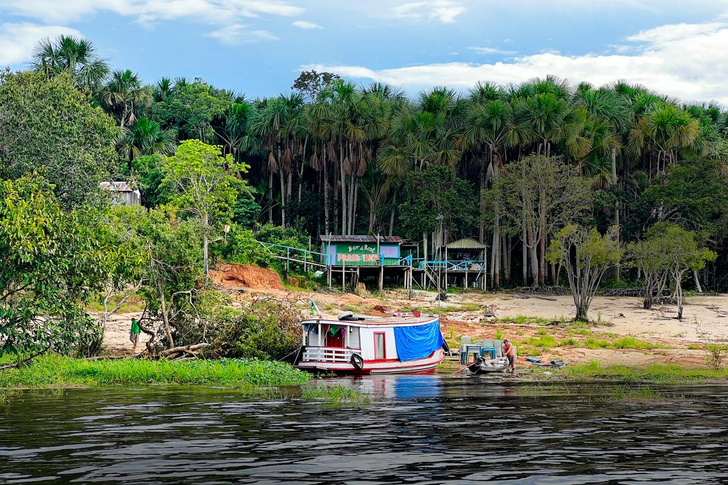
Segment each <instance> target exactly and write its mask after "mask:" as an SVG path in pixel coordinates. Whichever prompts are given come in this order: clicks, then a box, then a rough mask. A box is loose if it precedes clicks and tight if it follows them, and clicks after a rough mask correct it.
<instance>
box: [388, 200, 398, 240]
mask: <svg viewBox="0 0 728 485" xmlns="http://www.w3.org/2000/svg"><path fill="white" fill-rule="evenodd" d="M395 210H397V193H396V192H395V194H394V196H393V198H392V212H391V213H390V214H389V235H390V236H391V235H392V233H393V232H394V211H395Z"/></svg>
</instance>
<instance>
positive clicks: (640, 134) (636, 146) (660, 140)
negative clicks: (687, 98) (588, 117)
mask: <svg viewBox="0 0 728 485" xmlns="http://www.w3.org/2000/svg"><path fill="white" fill-rule="evenodd" d="M699 133H700V123H699V122H698V120H696V119H694V118H692V117H691V116H690V114H689V113H688V112H687V111H684V110H681V109H680V108H678V107H677V106H675V105H673V104H669V103H663V104H662V105H661V106H658V107H656V108H653V109H652V110H650V111H648V112H647V113H645V115H644V116H643V117H642V118H640V119H638V120H637V123H636V124H635V126H634V127H633V128H632V130H631V131H630V133H629V148H630V149H631V150H632V151H633V152H634V153H635V154H637V155H638V156H640V155H645V156H647V157H648V159H649V163H650V174H652V167H653V162H654V164H655V165H654V166H655V172H656V173H658V174H659V173H665V170H666V167H667V165H668V164H672V163H675V162H677V155H678V150H680V149H683V148H691V147H692V146H693V143H694V142H695V140H696V138H697V137H698V134H699Z"/></svg>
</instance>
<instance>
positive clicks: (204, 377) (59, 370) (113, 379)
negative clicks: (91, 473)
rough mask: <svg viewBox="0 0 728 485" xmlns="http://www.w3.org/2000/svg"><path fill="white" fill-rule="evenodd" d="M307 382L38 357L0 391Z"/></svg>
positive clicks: (208, 364) (291, 372)
mask: <svg viewBox="0 0 728 485" xmlns="http://www.w3.org/2000/svg"><path fill="white" fill-rule="evenodd" d="M309 379H310V376H309V375H308V374H306V373H304V372H301V371H298V370H296V369H294V368H293V367H291V366H290V365H288V364H284V363H280V362H268V361H258V360H233V359H225V360H193V361H185V362H174V361H167V360H141V359H118V360H96V361H90V360H85V359H74V358H71V357H61V356H55V355H50V356H44V357H38V358H37V359H35V360H34V361H33V362H31V363H30V364H29V365H27V366H23V367H21V368H19V369H6V370H3V371H0V389H3V388H5V389H13V388H61V387H94V386H113V385H146V384H202V385H215V386H231V387H232V386H235V387H240V388H243V389H248V390H251V391H253V390H255V389H256V388H266V387H276V386H293V385H300V384H303V383H305V382H308V380H309Z"/></svg>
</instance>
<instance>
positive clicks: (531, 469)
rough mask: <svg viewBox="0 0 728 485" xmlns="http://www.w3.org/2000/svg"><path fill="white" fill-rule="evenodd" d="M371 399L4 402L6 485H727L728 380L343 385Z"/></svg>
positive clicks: (2, 468)
mask: <svg viewBox="0 0 728 485" xmlns="http://www.w3.org/2000/svg"><path fill="white" fill-rule="evenodd" d="M337 382H343V383H346V384H347V385H351V386H354V387H357V388H359V389H362V390H364V391H366V392H369V393H371V395H372V400H371V403H369V404H366V405H365V406H363V407H360V408H348V407H332V406H331V405H325V404H322V403H318V402H306V401H302V400H300V399H296V398H291V397H288V398H281V399H273V400H268V401H260V400H258V401H251V400H250V399H249V398H244V397H242V396H241V395H240V394H238V393H236V392H235V391H234V390H227V389H209V388H206V389H201V388H166V389H165V388H162V389H159V388H152V389H125V390H121V389H111V390H98V389H94V390H83V389H78V390H66V391H55V392H47V391H46V392H23V393H19V394H15V395H12V396H11V397H10V400H9V402H7V403H6V404H0V483H133V484H146V483H162V482H166V483H196V484H201V483H209V484H215V483H260V484H277V483H296V484H318V483H347V484H358V485H365V484H376V483H403V484H434V483H438V484H439V483H462V484H466V483H487V482H491V481H498V482H499V483H546V484H576V483H634V484H636V483H653V482H659V483H724V482H728V388H725V387H701V388H662V389H659V391H658V392H659V395H660V396H661V397H662V398H661V399H658V400H649V401H634V400H626V401H625V400H620V401H615V400H614V399H609V398H607V399H605V398H604V397H603V396H609V395H614V391H613V390H610V389H609V388H606V387H604V386H599V385H596V384H591V385H583V386H580V387H577V386H576V385H570V386H569V387H568V388H567V387H555V388H544V387H528V386H526V387H524V386H518V387H516V386H512V385H508V384H504V383H494V382H492V381H489V380H487V379H479V378H448V377H438V376H387V377H373V378H361V379H352V380H341V381H337Z"/></svg>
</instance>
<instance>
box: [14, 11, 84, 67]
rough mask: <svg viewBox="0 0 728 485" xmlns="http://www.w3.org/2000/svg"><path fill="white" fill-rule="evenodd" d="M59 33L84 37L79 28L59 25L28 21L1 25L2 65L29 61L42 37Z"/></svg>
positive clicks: (53, 36)
mask: <svg viewBox="0 0 728 485" xmlns="http://www.w3.org/2000/svg"><path fill="white" fill-rule="evenodd" d="M59 35H73V36H75V37H83V35H81V32H79V31H78V30H76V29H71V28H69V27H62V26H59V25H37V24H32V23H27V22H21V23H4V24H2V25H0V66H8V65H18V64H21V63H24V62H27V61H28V60H30V58H31V56H32V54H33V50H34V49H35V46H36V45H37V44H38V42H39V41H40V40H41V39H44V38H46V37H48V38H50V39H53V38H55V37H58V36H59Z"/></svg>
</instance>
